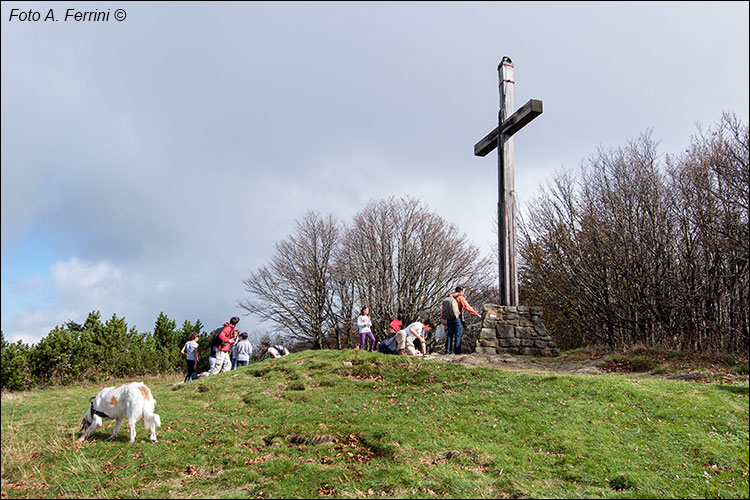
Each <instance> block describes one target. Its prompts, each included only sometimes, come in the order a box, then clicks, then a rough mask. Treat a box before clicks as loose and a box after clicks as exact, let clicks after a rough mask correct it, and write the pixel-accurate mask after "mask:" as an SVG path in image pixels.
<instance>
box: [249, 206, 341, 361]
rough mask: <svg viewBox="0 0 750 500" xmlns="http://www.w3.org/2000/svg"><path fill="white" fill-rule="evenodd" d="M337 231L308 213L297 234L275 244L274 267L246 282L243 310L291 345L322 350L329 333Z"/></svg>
mask: <svg viewBox="0 0 750 500" xmlns="http://www.w3.org/2000/svg"><path fill="white" fill-rule="evenodd" d="M339 231H340V228H339V223H338V222H337V221H336V220H335V218H334V217H333V216H331V215H329V216H327V217H325V218H324V217H321V216H320V215H319V214H318V213H316V212H308V213H307V215H306V216H305V217H304V218H303V219H302V220H301V221H298V222H297V228H296V230H295V232H294V233H293V234H292V235H290V236H289V237H288V238H287V239H286V240H284V241H282V242H281V243H277V244H276V246H275V250H276V253H275V255H274V257H273V258H272V259H271V262H270V263H269V264H267V265H265V266H263V267H261V268H260V269H258V270H257V271H256V272H253V273H251V274H250V277H248V278H247V279H245V280H244V281H243V283H244V284H245V290H246V291H247V292H248V293H249V294H250V298H246V299H244V300H242V301H240V302H239V305H240V307H242V308H244V309H246V310H247V311H249V312H250V313H253V314H254V315H255V316H257V317H259V318H260V319H261V321H270V322H272V323H273V324H274V327H275V328H276V329H277V330H280V331H284V332H286V333H287V334H288V335H289V337H291V338H292V339H295V340H297V341H299V342H303V343H309V345H310V346H311V347H312V348H313V349H320V348H322V347H323V346H324V337H325V335H326V333H327V332H328V331H329V329H330V320H331V303H332V301H333V298H332V293H333V290H332V288H331V282H332V279H331V266H332V256H333V251H334V249H335V248H336V246H337V245H338V243H339Z"/></svg>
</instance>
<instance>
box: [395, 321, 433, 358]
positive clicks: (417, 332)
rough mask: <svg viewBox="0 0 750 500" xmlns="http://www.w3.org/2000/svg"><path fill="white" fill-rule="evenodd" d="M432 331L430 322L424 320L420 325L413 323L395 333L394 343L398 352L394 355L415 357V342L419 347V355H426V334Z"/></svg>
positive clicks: (417, 322)
mask: <svg viewBox="0 0 750 500" xmlns="http://www.w3.org/2000/svg"><path fill="white" fill-rule="evenodd" d="M430 330H432V321H430V320H429V319H425V320H424V321H422V322H421V323H420V322H419V321H415V322H414V323H412V324H410V325H409V326H407V327H406V328H404V329H403V330H399V331H398V332H397V333H396V343H397V345H398V350H397V351H396V354H408V355H409V356H416V355H417V349H416V348H415V347H414V341H415V340H417V341H418V342H419V343H420V344H421V345H420V350H421V351H422V353H421V355H422V356H424V355H425V354H427V334H428V333H429V332H430Z"/></svg>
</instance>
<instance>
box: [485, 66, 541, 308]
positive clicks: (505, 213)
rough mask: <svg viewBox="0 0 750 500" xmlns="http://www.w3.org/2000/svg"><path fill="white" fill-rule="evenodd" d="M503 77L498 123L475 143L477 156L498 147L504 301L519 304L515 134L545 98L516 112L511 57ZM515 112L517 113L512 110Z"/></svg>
mask: <svg viewBox="0 0 750 500" xmlns="http://www.w3.org/2000/svg"><path fill="white" fill-rule="evenodd" d="M497 73H498V78H499V80H500V113H499V114H498V126H497V128H495V130H493V131H492V132H490V133H489V134H487V136H485V137H484V139H482V140H481V141H479V142H478V143H476V144H475V145H474V155H475V156H486V155H487V154H488V153H490V152H491V151H492V150H493V149H495V148H497V175H498V204H497V225H498V247H499V248H498V250H499V255H498V257H499V259H498V260H499V266H498V267H499V272H500V287H499V293H500V305H501V306H517V305H518V264H517V259H516V252H517V250H516V193H515V179H514V173H513V134H515V133H516V132H518V131H519V130H521V129H522V128H523V127H524V126H525V125H526V124H527V123H529V122H530V121H531V120H533V119H534V118H536V117H537V116H539V115H541V114H542V101H539V100H537V99H531V100H529V102H527V103H526V104H524V105H523V106H521V108H520V109H519V110H518V111H516V112H515V113H513V83H514V81H513V61H511V60H510V58H509V57H507V56H506V57H503V60H502V61H501V62H500V64H499V65H498V67H497ZM511 113H513V114H511Z"/></svg>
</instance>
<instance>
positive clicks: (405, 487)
mask: <svg viewBox="0 0 750 500" xmlns="http://www.w3.org/2000/svg"><path fill="white" fill-rule="evenodd" d="M144 382H146V383H147V384H148V385H149V386H150V387H151V389H152V391H153V394H154V396H155V397H156V400H157V405H156V411H157V413H159V414H160V415H161V419H162V429H161V430H160V433H159V442H158V443H157V444H155V445H153V444H150V443H149V442H148V436H147V433H146V432H145V431H144V429H143V424H142V423H139V424H138V426H137V430H138V437H137V438H136V442H135V443H133V444H130V443H129V442H128V438H127V426H124V429H123V430H121V431H120V435H119V437H118V439H117V440H116V441H114V442H106V441H104V439H105V438H106V437H107V436H108V435H109V434H110V433H111V429H112V423H111V421H110V422H108V424H107V425H105V427H104V428H103V429H100V430H99V432H97V433H95V435H94V439H93V440H92V441H90V442H87V443H85V444H83V445H78V444H77V442H74V441H73V432H74V430H75V427H76V425H77V423H78V422H79V421H80V419H81V416H82V415H83V412H84V411H85V410H86V407H87V405H88V399H89V398H90V397H91V396H92V395H94V394H95V393H96V392H97V391H98V389H99V387H98V386H92V385H89V386H85V387H74V388H61V389H45V390H37V391H31V392H28V393H18V394H10V395H4V396H3V401H2V494H3V498H6V497H7V498H20V497H37V496H38V495H42V496H43V497H55V496H58V495H61V496H63V497H76V496H82V497H88V498H114V497H147V498H185V497H211V498H220V497H225V498H237V497H239V498H256V497H264V498H265V497H273V498H279V497H307V498H309V497H337V498H355V497H356V498H362V497H374V498H383V497H385V498H388V497H396V498H425V497H450V498H482V497H484V498H522V497H537V498H539V497H546V498H551V497H556V498H570V497H589V498H633V497H637V498H648V497H672V498H674V497H693V498H695V497H699V498H711V497H717V496H718V497H723V498H746V497H747V496H748V390H747V386H743V387H737V386H722V385H718V384H705V385H704V384H691V383H684V382H676V381H668V380H659V379H643V378H641V379H636V378H632V377H627V376H623V375H604V376H585V375H584V376H574V375H570V376H568V375H538V374H530V373H517V372H508V371H503V370H497V369H489V368H479V367H477V368H472V367H466V366H459V365H456V364H450V363H440V362H436V361H430V360H422V359H418V358H407V357H404V356H386V355H381V354H378V353H367V352H361V351H306V352H302V353H298V354H293V355H290V356H287V357H284V358H281V359H277V360H271V361H265V362H261V363H255V364H252V365H250V366H249V367H246V368H241V369H239V370H237V371H235V372H229V373H224V374H220V375H217V376H214V377H209V378H206V379H199V380H197V381H194V382H190V383H187V384H178V385H171V386H170V385H168V384H167V383H166V382H165V381H164V379H154V380H144Z"/></svg>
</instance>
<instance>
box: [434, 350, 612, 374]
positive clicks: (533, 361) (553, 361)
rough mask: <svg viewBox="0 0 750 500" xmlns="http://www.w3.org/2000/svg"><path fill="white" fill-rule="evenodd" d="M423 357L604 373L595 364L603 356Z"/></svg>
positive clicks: (539, 369)
mask: <svg viewBox="0 0 750 500" xmlns="http://www.w3.org/2000/svg"><path fill="white" fill-rule="evenodd" d="M425 359H434V360H435V361H443V362H446V363H460V364H462V365H467V366H487V367H491V368H502V369H506V370H523V371H529V372H533V373H546V372H555V373H569V374H574V375H582V374H592V375H596V374H601V373H604V372H603V371H601V370H600V369H599V368H597V366H596V365H597V364H598V363H600V362H601V361H602V359H603V358H597V359H586V360H580V361H572V360H563V359H560V358H553V357H549V358H547V357H535V356H516V355H510V354H496V355H494V356H492V355H486V354H453V355H445V354H428V355H427V356H426V357H425Z"/></svg>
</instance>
